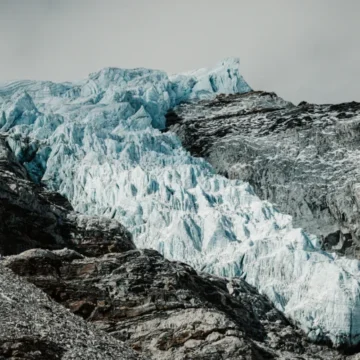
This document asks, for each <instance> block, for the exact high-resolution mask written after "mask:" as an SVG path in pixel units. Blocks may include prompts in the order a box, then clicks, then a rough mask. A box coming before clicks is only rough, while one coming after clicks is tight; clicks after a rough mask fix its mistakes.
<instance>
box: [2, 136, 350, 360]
mask: <svg viewBox="0 0 360 360" xmlns="http://www.w3.org/2000/svg"><path fill="white" fill-rule="evenodd" d="M0 144H1V151H0V156H1V158H0V165H1V170H2V171H1V172H0V185H1V186H0V199H1V214H2V215H1V216H2V219H3V216H6V219H7V221H1V227H0V239H1V242H0V244H1V252H2V253H3V254H5V255H11V256H8V257H5V259H3V260H1V264H0V319H1V321H0V358H2V359H9V358H10V359H136V358H139V357H141V356H143V357H144V358H149V359H214V360H217V359H344V358H346V356H345V355H342V354H341V353H340V352H338V351H337V350H333V349H331V348H329V347H326V346H320V345H314V344H312V343H310V342H309V340H308V339H307V338H306V337H305V335H304V334H303V333H302V332H301V331H300V330H299V329H297V328H296V327H295V326H294V325H292V324H291V323H289V321H288V320H287V319H286V318H285V317H284V316H283V315H282V314H281V313H280V312H279V311H278V310H276V309H275V308H274V306H273V305H272V304H271V303H270V302H269V301H268V300H267V298H266V297H264V296H262V295H260V294H259V293H258V292H257V291H256V290H255V289H254V288H253V287H251V286H250V285H248V284H247V283H246V282H245V281H244V280H243V279H240V278H238V279H236V278H235V279H233V280H227V279H224V278H219V277H215V276H211V275H208V274H204V273H200V272H196V271H195V270H194V269H193V268H191V267H190V266H188V265H186V264H183V263H179V262H170V261H167V260H165V259H164V258H163V257H162V256H161V255H160V254H159V253H158V252H156V251H154V250H137V249H135V246H134V245H133V243H132V240H131V238H130V236H129V234H128V233H127V231H126V230H125V229H124V228H123V227H122V226H121V225H120V224H119V223H117V222H116V221H115V220H107V219H102V218H96V217H84V216H82V215H79V214H77V213H75V212H73V211H72V209H71V207H70V206H69V204H68V203H67V201H66V200H65V199H64V198H63V197H60V196H59V195H57V194H56V193H51V192H48V191H46V190H45V189H43V188H41V186H40V185H35V184H34V183H32V182H31V181H30V180H28V176H27V173H26V171H25V169H24V168H23V167H22V166H21V165H20V163H19V162H18V161H17V160H16V158H15V157H14V155H13V154H12V152H11V151H10V149H9V148H8V147H7V146H6V143H5V142H4V141H3V142H2V143H0ZM22 250H26V251H25V252H22V253H21V251H22ZM10 269H11V270H10ZM13 272H15V273H16V274H18V275H20V277H18V276H17V275H15V274H14V273H13ZM29 282H30V283H32V284H30V283H29ZM34 285H35V286H34ZM46 294H47V295H46ZM67 309H68V310H67ZM69 310H70V311H69ZM85 320H86V321H85ZM90 323H91V324H90ZM106 333H107V334H106ZM110 335H111V336H110ZM348 358H351V357H348ZM352 358H354V359H355V358H356V357H352Z"/></svg>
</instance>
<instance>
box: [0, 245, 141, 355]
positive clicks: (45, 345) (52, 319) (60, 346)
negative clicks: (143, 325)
mask: <svg viewBox="0 0 360 360" xmlns="http://www.w3.org/2000/svg"><path fill="white" fill-rule="evenodd" d="M9 241H10V240H9ZM0 359H2V360H5V359H11V360H22V359H26V360H60V359H62V360H65V359H81V360H97V359H106V360H115V359H124V360H136V359H140V356H139V355H138V354H137V353H136V352H135V351H133V350H131V349H130V348H129V347H128V346H126V345H124V344H123V343H122V342H121V341H117V340H116V339H115V338H113V337H112V336H109V335H107V334H105V333H104V332H102V331H100V330H98V329H97V328H96V327H95V326H93V325H91V324H89V323H87V322H86V321H84V320H83V319H81V318H80V317H78V316H75V315H73V314H72V313H71V312H69V311H68V310H67V309H65V308H64V307H63V306H61V305H58V304H56V303H55V302H54V301H51V300H49V298H48V296H47V295H46V294H45V293H44V292H42V291H41V290H39V289H38V288H36V287H35V286H34V285H32V284H29V283H28V282H27V281H25V280H24V279H21V278H19V277H18V276H16V275H15V274H14V273H13V272H12V271H11V270H9V269H7V268H6V267H4V266H3V264H2V263H1V262H0Z"/></svg>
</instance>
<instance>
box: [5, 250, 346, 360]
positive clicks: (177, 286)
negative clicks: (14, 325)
mask: <svg viewBox="0 0 360 360" xmlns="http://www.w3.org/2000/svg"><path fill="white" fill-rule="evenodd" d="M3 263H4V265H5V266H7V267H9V268H10V269H12V270H13V271H14V272H15V273H17V274H19V275H21V276H25V277H26V279H27V280H28V281H30V282H32V283H33V284H35V285H36V286H37V287H39V288H40V289H42V290H44V291H45V292H46V293H47V294H49V295H50V296H51V297H52V298H53V299H54V300H56V301H57V302H59V303H61V304H63V305H65V306H66V307H67V308H69V309H70V310H71V311H72V312H74V313H75V314H77V315H79V316H82V317H83V318H84V319H87V320H88V321H91V322H93V323H94V324H96V325H97V326H98V327H99V328H100V329H102V330H105V331H106V332H108V333H109V334H111V335H113V336H114V337H115V338H117V339H119V340H122V341H125V342H126V343H127V344H129V345H130V346H131V347H132V348H134V349H136V350H137V351H138V352H140V353H142V354H143V355H145V356H147V357H148V358H151V359H159V360H160V359H164V360H165V359H174V360H180V359H214V360H218V359H229V360H230V359H233V360H235V359H254V360H255V359H256V360H261V359H330V358H331V359H345V358H346V357H345V356H343V355H341V354H339V353H338V352H336V351H335V350H331V349H328V348H326V347H321V346H317V345H314V344H311V343H310V342H309V341H308V340H306V338H305V336H304V334H303V333H302V331H300V330H298V329H296V328H295V327H294V326H292V325H291V324H290V323H289V322H288V321H287V320H286V318H285V317H284V316H283V315H282V314H281V313H280V312H279V311H278V310H276V309H275V308H274V307H273V305H272V304H271V303H270V302H269V301H268V300H267V299H266V298H265V297H264V296H262V295H259V293H258V292H257V291H256V290H255V289H254V288H253V287H251V286H250V285H248V284H247V283H246V282H245V281H244V280H242V279H233V280H227V279H224V278H219V277H214V276H211V275H208V274H204V273H197V272H196V271H195V270H194V269H192V268H191V267H190V266H188V265H186V264H183V263H179V262H170V261H167V260H165V259H164V258H163V257H162V256H161V255H160V254H159V253H158V252H156V251H154V250H132V251H128V252H125V253H112V254H107V255H103V256H101V257H97V258H85V257H83V256H82V255H80V254H79V253H76V252H74V251H71V250H68V249H64V250H60V251H50V250H37V249H34V250H28V251H26V252H24V253H22V254H20V255H14V256H10V257H8V258H6V259H5V260H4V261H3Z"/></svg>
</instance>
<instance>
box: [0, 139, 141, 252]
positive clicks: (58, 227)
mask: <svg viewBox="0 0 360 360" xmlns="http://www.w3.org/2000/svg"><path fill="white" fill-rule="evenodd" d="M0 218H1V221H0V255H11V254H18V253H20V252H22V251H24V250H27V249H32V248H35V247H37V248H47V249H61V248H63V247H65V246H66V247H69V248H73V249H76V250H77V251H79V252H81V253H83V254H86V255H88V256H96V255H101V254H104V253H107V252H109V251H125V250H131V249H134V248H135V245H134V244H133V242H132V239H131V235H130V234H129V233H128V231H127V230H126V229H125V228H124V227H123V226H122V225H121V224H120V223H118V222H117V221H115V220H111V219H107V218H100V217H91V216H85V215H81V214H78V213H76V212H74V211H73V209H72V207H71V205H70V203H69V202H68V201H67V200H66V199H65V198H64V197H63V196H61V195H60V194H58V193H55V192H51V191H48V190H47V189H46V188H44V187H42V186H40V185H37V184H35V183H33V182H32V181H30V180H29V178H28V175H27V172H26V169H25V168H24V167H23V166H22V165H21V164H20V163H19V162H18V161H17V159H16V157H15V156H14V154H13V153H12V151H11V150H10V148H9V147H8V145H7V143H6V138H5V137H4V136H0Z"/></svg>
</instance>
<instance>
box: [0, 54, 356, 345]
mask: <svg viewBox="0 0 360 360" xmlns="http://www.w3.org/2000/svg"><path fill="white" fill-rule="evenodd" d="M249 90H250V88H249V86H247V85H246V83H245V82H244V80H243V79H242V77H241V75H240V73H239V69H238V62H237V61H235V60H227V61H224V62H222V63H221V64H219V65H218V66H216V67H215V68H214V69H207V70H200V71H195V72H191V73H187V74H180V75H176V76H173V77H169V76H168V75H167V74H165V73H164V72H161V71H157V70H148V69H130V70H129V69H116V68H107V69H103V70H101V71H99V72H97V73H94V74H91V75H90V76H89V78H87V79H85V80H84V81H81V82H77V83H66V84H53V83H43V82H21V81H20V82H15V83H10V84H6V85H4V86H1V87H0V96H1V100H0V101H1V104H0V108H1V109H0V113H1V123H0V124H1V130H0V131H2V132H3V133H4V134H5V135H6V137H7V144H8V146H9V147H10V148H11V149H12V150H13V152H14V154H15V156H16V157H17V159H18V160H19V161H20V163H21V164H22V165H23V166H24V167H25V168H26V169H27V170H28V172H29V175H30V177H31V179H33V180H34V181H35V182H37V183H39V184H44V185H46V186H47V188H48V189H51V190H54V191H58V192H60V193H61V194H62V195H64V196H66V197H67V198H68V199H69V201H70V203H71V204H72V206H73V207H74V209H75V210H76V211H79V212H81V213H83V214H87V215H91V216H93V215H98V216H106V217H108V218H110V219H115V220H119V221H120V222H121V223H122V224H123V225H124V226H125V227H126V228H127V229H128V230H129V231H130V232H131V233H132V235H133V238H134V242H135V244H136V245H137V246H138V247H141V248H153V249H155V250H158V251H159V252H160V253H161V254H163V255H164V256H165V258H168V259H172V260H180V261H184V262H186V263H188V264H189V265H191V266H194V267H195V268H196V270H201V271H208V272H211V273H213V274H217V275H221V276H243V277H246V281H247V282H249V283H250V284H251V285H253V286H255V287H256V288H257V289H258V290H259V291H260V292H261V293H264V294H266V295H267V296H268V297H269V299H270V300H271V301H272V302H273V303H274V304H275V305H276V307H277V308H278V309H280V310H281V311H283V312H284V313H285V314H286V315H287V316H289V317H291V318H292V319H293V320H294V321H295V322H296V323H298V324H299V325H300V326H301V328H302V329H303V330H304V331H305V332H306V333H307V334H308V336H309V337H310V338H311V339H313V340H321V341H328V340H330V341H332V342H333V343H334V344H335V345H336V346H338V345H341V344H346V345H355V344H358V343H359V342H360V296H359V294H360V271H359V268H360V267H359V262H358V261H355V260H353V261H351V260H348V259H347V258H339V257H338V256H337V255H336V254H329V253H327V252H324V251H323V250H322V249H321V243H320V241H319V239H318V238H316V237H315V236H314V235H309V234H307V233H306V232H305V231H303V230H302V229H301V228H294V226H293V224H292V219H291V217H290V216H289V215H286V214H284V213H281V212H279V211H278V209H277V208H276V207H275V206H273V205H272V204H271V203H270V202H268V201H262V200H261V199H259V197H258V196H257V195H256V194H255V193H254V191H253V189H252V187H251V186H249V184H248V183H246V182H243V181H241V180H229V179H226V178H225V177H224V176H221V175H218V174H216V171H215V170H214V168H213V167H212V166H211V165H210V164H209V163H208V162H206V161H205V160H204V159H201V158H196V157H193V156H191V155H190V154H189V153H188V151H186V150H185V149H184V148H183V147H182V144H181V142H180V140H179V139H178V137H177V136H176V135H175V134H174V133H171V132H166V133H165V132H160V131H159V128H163V127H164V126H165V114H166V112H167V111H168V110H169V109H171V108H174V107H176V106H177V105H179V104H180V103H181V102H184V101H199V100H201V99H205V100H206V99H211V98H213V96H214V95H215V94H218V93H223V92H225V93H228V94H231V93H243V92H248V91H249ZM278 102H279V104H280V105H281V104H283V103H284V101H282V100H278ZM280 105H279V106H280ZM269 106H270V105H269ZM284 106H285V105H284ZM289 106H290V105H289ZM266 111H267V110H265V112H266ZM15 223H16V222H14V224H15ZM111 223H112V222H111ZM55 228H57V226H55ZM91 238H92V239H94V237H93V236H92V235H91ZM67 241H68V240H67ZM105 243H107V241H106V242H105ZM63 246H68V247H69V248H71V246H70V245H67V244H64V245H63ZM73 248H74V247H73ZM96 248H98V247H96ZM24 249H25V248H24ZM78 250H81V249H78ZM106 250H107V246H104V247H103V248H102V250H101V251H102V252H103V253H104V252H106ZM83 252H84V251H83ZM330 274H331V275H330ZM329 293H330V294H332V297H329Z"/></svg>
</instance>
